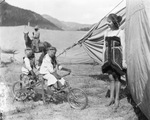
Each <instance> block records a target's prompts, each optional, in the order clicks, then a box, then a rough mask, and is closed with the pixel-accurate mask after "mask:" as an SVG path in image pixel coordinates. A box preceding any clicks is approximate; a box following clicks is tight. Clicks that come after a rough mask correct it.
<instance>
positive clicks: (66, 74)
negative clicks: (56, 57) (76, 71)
mask: <svg viewBox="0 0 150 120" xmlns="http://www.w3.org/2000/svg"><path fill="white" fill-rule="evenodd" d="M70 73H71V71H70V72H68V73H67V74H65V75H62V76H61V77H65V76H68V75H70Z"/></svg>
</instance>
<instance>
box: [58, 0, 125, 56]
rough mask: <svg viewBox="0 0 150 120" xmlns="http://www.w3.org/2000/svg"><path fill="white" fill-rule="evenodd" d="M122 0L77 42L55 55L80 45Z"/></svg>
mask: <svg viewBox="0 0 150 120" xmlns="http://www.w3.org/2000/svg"><path fill="white" fill-rule="evenodd" d="M123 1H124V0H122V1H121V2H119V3H118V4H117V5H116V6H115V7H114V8H113V9H112V10H111V11H110V12H108V13H107V14H106V15H105V16H104V17H103V18H102V19H101V20H100V21H99V22H98V23H97V24H95V25H94V26H93V27H92V28H91V29H90V30H89V32H88V33H86V34H85V35H84V36H83V37H82V38H81V39H80V40H79V41H78V42H77V43H74V44H73V45H72V46H70V47H68V48H66V49H64V50H63V52H61V53H60V54H59V55H57V57H59V56H60V55H62V54H64V53H66V51H68V50H69V49H71V48H73V47H75V46H76V45H81V44H82V43H83V42H84V41H85V40H86V39H87V38H89V37H90V36H91V35H92V31H93V30H95V29H97V27H98V26H99V24H100V23H101V22H102V20H103V19H104V18H105V17H106V16H107V15H109V14H110V13H111V12H112V11H113V10H114V9H116V8H117V7H118V6H119V5H120V4H121V3H122V2H123Z"/></svg>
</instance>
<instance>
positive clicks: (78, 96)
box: [67, 88, 88, 110]
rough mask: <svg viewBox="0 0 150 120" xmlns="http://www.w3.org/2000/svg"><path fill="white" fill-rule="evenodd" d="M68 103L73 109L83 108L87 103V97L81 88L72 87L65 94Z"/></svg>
mask: <svg viewBox="0 0 150 120" xmlns="http://www.w3.org/2000/svg"><path fill="white" fill-rule="evenodd" d="M67 100H68V103H69V104H70V106H71V107H73V108H74V109H80V110H82V109H84V108H85V107H86V106H87V104H88V97H87V95H86V94H85V92H84V91H83V90H82V89H79V88H73V89H71V90H70V91H69V93H68V95H67Z"/></svg>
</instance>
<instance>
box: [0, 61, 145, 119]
mask: <svg viewBox="0 0 150 120" xmlns="http://www.w3.org/2000/svg"><path fill="white" fill-rule="evenodd" d="M64 66H65V67H67V68H70V69H71V70H72V73H71V75H69V76H67V77H65V79H67V80H69V83H70V85H71V86H72V87H77V88H81V89H83V90H84V91H85V93H86V94H87V96H88V100H89V102H88V106H87V107H86V108H85V109H84V110H75V109H73V108H71V107H70V106H69V104H68V103H67V102H63V103H58V104H54V103H50V104H48V105H43V103H42V101H37V102H34V101H27V102H18V101H14V100H13V96H12V93H11V89H12V85H13V83H14V82H15V81H17V80H19V75H20V68H21V64H16V63H15V64H7V63H5V65H4V66H1V68H0V70H1V71H0V77H1V82H4V83H5V84H6V85H7V86H8V89H9V92H8V99H7V100H8V103H7V107H8V108H12V109H11V110H10V111H9V112H6V113H5V114H4V119H5V120H138V117H137V115H136V114H135V112H134V109H133V106H132V105H131V104H130V103H129V102H128V100H127V96H126V93H127V91H126V87H125V84H122V90H121V93H120V106H119V108H118V110H117V112H113V110H112V108H113V105H112V106H110V107H106V106H105V105H106V104H107V102H108V99H109V98H107V97H106V94H107V93H108V86H109V81H108V77H107V75H102V74H101V70H100V66H99V65H90V64H76V65H64ZM143 120H144V119H143Z"/></svg>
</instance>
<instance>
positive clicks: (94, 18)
mask: <svg viewBox="0 0 150 120" xmlns="http://www.w3.org/2000/svg"><path fill="white" fill-rule="evenodd" d="M5 1H6V2H7V3H9V4H11V5H13V6H17V7H20V8H23V9H27V10H31V11H34V12H36V13H39V14H41V15H43V14H47V15H50V16H52V17H54V18H56V19H58V20H61V21H66V22H77V23H82V24H93V23H97V22H99V20H100V19H101V18H103V17H104V16H105V15H106V14H107V13H108V12H109V11H111V10H112V9H113V8H114V7H115V6H116V5H117V4H119V3H120V2H121V1H123V3H121V5H119V6H118V8H121V7H122V6H124V5H125V0H5ZM116 10H117V9H116ZM114 12H115V11H114Z"/></svg>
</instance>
